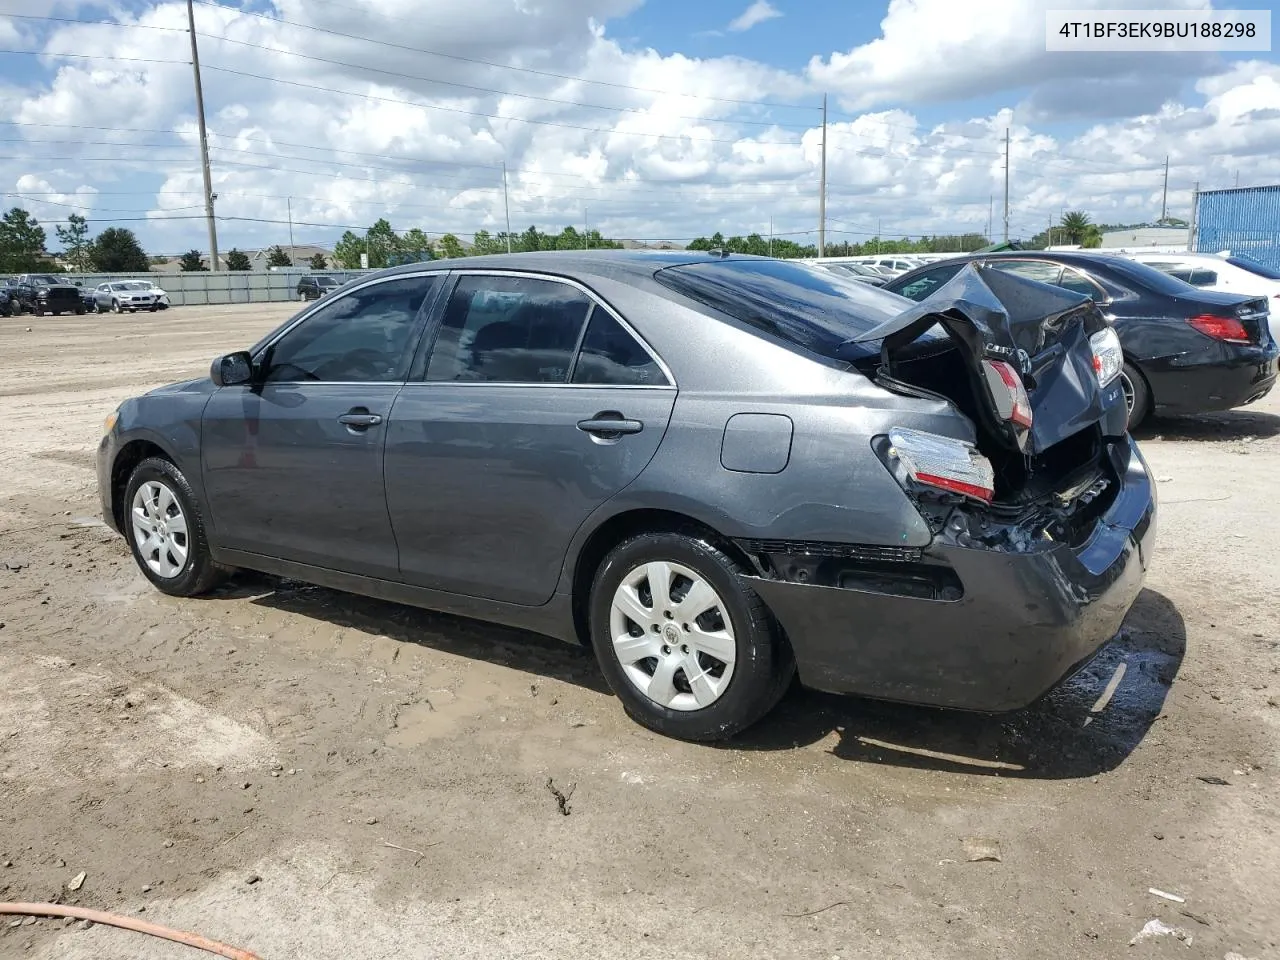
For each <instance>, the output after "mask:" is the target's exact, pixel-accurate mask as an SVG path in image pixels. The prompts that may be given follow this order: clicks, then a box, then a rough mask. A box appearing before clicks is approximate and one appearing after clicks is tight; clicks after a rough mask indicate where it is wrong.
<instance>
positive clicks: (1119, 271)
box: [882, 250, 1278, 428]
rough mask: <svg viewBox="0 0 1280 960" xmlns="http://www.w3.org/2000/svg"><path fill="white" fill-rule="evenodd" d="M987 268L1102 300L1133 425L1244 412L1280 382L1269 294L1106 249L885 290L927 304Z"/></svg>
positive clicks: (946, 271)
mask: <svg viewBox="0 0 1280 960" xmlns="http://www.w3.org/2000/svg"><path fill="white" fill-rule="evenodd" d="M974 262H980V263H985V264H986V265H987V266H990V267H993V268H995V269H997V270H1003V271H1007V272H1009V273H1015V274H1018V275H1019V276H1022V277H1027V278H1029V279H1031V280H1039V281H1041V282H1042V283H1047V284H1051V285H1052V286H1056V287H1063V288H1065V289H1067V290H1073V291H1075V292H1077V293H1083V294H1084V295H1085V296H1087V297H1090V298H1092V299H1093V301H1094V302H1095V303H1097V304H1098V306H1099V307H1101V308H1102V312H1103V315H1104V316H1106V317H1107V318H1108V319H1109V320H1110V321H1111V323H1112V325H1113V326H1114V327H1115V330H1116V333H1117V334H1118V335H1119V337H1120V345H1121V346H1122V347H1123V348H1124V359H1125V363H1124V371H1123V373H1122V374H1121V384H1122V386H1123V387H1124V392H1125V400H1126V401H1127V402H1128V404H1129V426H1130V427H1131V428H1132V427H1135V426H1137V425H1138V424H1139V423H1140V422H1141V421H1142V419H1143V418H1144V417H1146V416H1147V415H1148V414H1151V413H1155V414H1160V415H1163V414H1186V413H1207V412H1210V411H1214V410H1230V409H1231V408H1232V407H1242V406H1244V405H1245V404H1246V403H1253V402H1254V401H1255V400H1260V399H1261V398H1262V397H1264V396H1266V395H1267V393H1268V392H1269V391H1270V390H1271V387H1272V386H1273V385H1274V384H1275V382H1276V356H1277V352H1278V351H1277V347H1276V342H1275V340H1273V339H1272V337H1271V333H1270V331H1269V330H1268V327H1267V318H1268V312H1269V311H1268V306H1267V298H1266V297H1250V296H1242V295H1240V294H1234V293H1216V292H1213V291H1210V290H1200V289H1198V288H1196V287H1193V286H1191V285H1190V284H1187V283H1183V282H1182V281H1181V280H1176V279H1174V278H1173V277H1171V276H1169V275H1168V274H1164V273H1161V272H1160V271H1159V270H1155V269H1153V268H1151V267H1148V266H1146V265H1145V264H1142V263H1136V262H1135V261H1133V260H1129V259H1126V258H1124V257H1114V256H1108V255H1106V254H1097V253H1074V252H1070V253H1068V252H1058V253H1051V252H1047V251H1039V250H1034V251H1032V250H1027V251H1018V252H1009V253H983V254H973V255H968V256H959V257H954V258H949V259H947V260H940V261H935V262H934V263H930V264H926V265H925V266H923V267H917V268H916V269H915V270H911V271H908V272H907V273H904V274H902V275H901V276H898V277H894V278H893V279H892V280H890V281H889V282H888V283H886V284H885V285H884V287H883V288H882V289H884V290H888V291H890V292H891V293H896V294H899V295H900V296H904V297H907V298H908V299H910V300H923V299H925V298H926V297H928V296H929V295H930V294H932V293H933V292H934V291H935V290H937V289H938V288H939V287H941V286H942V285H943V284H945V283H946V282H947V281H948V280H950V279H951V278H952V277H954V276H955V275H956V274H958V273H959V272H960V269H961V267H963V266H964V265H965V264H967V263H974Z"/></svg>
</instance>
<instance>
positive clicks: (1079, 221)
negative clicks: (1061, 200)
mask: <svg viewBox="0 0 1280 960" xmlns="http://www.w3.org/2000/svg"><path fill="white" fill-rule="evenodd" d="M1092 222H1093V221H1092V220H1091V219H1090V217H1089V215H1088V214H1087V213H1085V212H1084V211H1083V210H1071V211H1069V212H1067V213H1064V214H1063V215H1062V224H1061V226H1062V234H1063V236H1064V238H1065V239H1066V241H1067V243H1084V237H1085V232H1086V231H1087V230H1088V229H1089V227H1090V226H1091V225H1092Z"/></svg>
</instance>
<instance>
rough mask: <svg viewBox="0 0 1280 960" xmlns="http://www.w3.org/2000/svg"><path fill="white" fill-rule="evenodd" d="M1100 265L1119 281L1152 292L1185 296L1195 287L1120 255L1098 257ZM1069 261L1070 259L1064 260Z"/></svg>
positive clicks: (1085, 265)
mask: <svg viewBox="0 0 1280 960" xmlns="http://www.w3.org/2000/svg"><path fill="white" fill-rule="evenodd" d="M1099 259H1100V261H1101V262H1100V265H1102V266H1106V267H1107V268H1109V269H1110V270H1111V272H1112V273H1114V274H1115V275H1116V277H1117V278H1118V279H1119V280H1120V282H1121V283H1123V282H1125V281H1126V280H1127V281H1129V282H1131V283H1135V284H1137V285H1138V286H1140V287H1144V288H1145V289H1147V290H1150V291H1152V292H1153V293H1163V294H1165V295H1166V296H1170V297H1185V296H1186V295H1187V294H1188V293H1189V292H1191V291H1192V290H1194V289H1195V287H1193V286H1191V284H1189V283H1183V282H1182V281H1181V280H1179V279H1177V278H1176V277H1171V276H1169V274H1167V273H1161V272H1160V271H1159V270H1157V269H1156V268H1155V267H1149V266H1147V265H1146V264H1145V263H1138V261H1136V260H1126V259H1123V258H1122V257H1105V258H1099ZM1066 262H1067V263H1071V262H1072V261H1066ZM1080 265H1081V266H1082V267H1085V268H1087V267H1088V264H1085V263H1081V264H1080Z"/></svg>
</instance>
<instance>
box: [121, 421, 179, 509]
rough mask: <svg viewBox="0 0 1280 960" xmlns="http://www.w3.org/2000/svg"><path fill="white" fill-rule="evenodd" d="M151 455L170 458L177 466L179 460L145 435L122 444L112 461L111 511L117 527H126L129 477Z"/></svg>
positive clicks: (162, 458)
mask: <svg viewBox="0 0 1280 960" xmlns="http://www.w3.org/2000/svg"><path fill="white" fill-rule="evenodd" d="M150 457H158V458H160V459H161V460H168V461H169V462H170V463H172V464H173V465H174V466H177V461H176V460H175V459H174V457H173V456H172V455H171V454H170V453H169V451H167V450H165V449H164V447H162V446H160V444H158V443H156V442H155V441H154V440H151V439H148V438H145V437H140V438H138V439H135V440H130V441H129V442H128V443H126V444H125V445H124V446H122V447H121V448H120V450H119V451H118V452H117V453H116V458H115V460H113V461H112V463H111V512H112V513H113V514H114V515H115V520H116V525H117V529H119V530H123V529H124V528H125V527H124V520H125V515H124V511H125V506H124V495H125V488H126V487H127V486H128V484H129V477H130V476H132V474H133V471H134V469H135V468H136V467H137V466H138V464H140V463H141V462H142V461H143V460H146V459H148V458H150Z"/></svg>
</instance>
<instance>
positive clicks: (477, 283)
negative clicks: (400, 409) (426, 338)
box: [427, 275, 592, 383]
mask: <svg viewBox="0 0 1280 960" xmlns="http://www.w3.org/2000/svg"><path fill="white" fill-rule="evenodd" d="M591 306H592V303H591V301H590V300H589V299H588V298H587V296H586V295H585V294H584V293H582V291H580V290H578V289H577V288H576V287H573V286H570V285H569V284H567V283H559V282H557V281H554V280H541V279H536V278H533V277H510V276H497V275H489V276H481V275H467V276H463V277H460V278H459V280H458V283H457V285H456V286H455V287H454V289H453V293H452V294H451V295H450V297H449V303H448V305H447V306H446V308H445V312H444V321H443V323H442V324H441V326H440V333H439V335H438V336H437V338H436V342H435V346H434V347H433V348H432V352H431V360H430V362H429V363H428V364H427V379H428V380H437V381H439V380H446V381H448V380H464V381H480V382H488V383H565V382H567V381H568V379H569V370H570V368H571V367H572V365H573V357H574V352H575V350H576V349H577V347H578V339H579V337H580V336H581V335H582V328H583V325H584V324H585V323H586V320H587V314H588V312H589V311H590V310H591Z"/></svg>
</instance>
